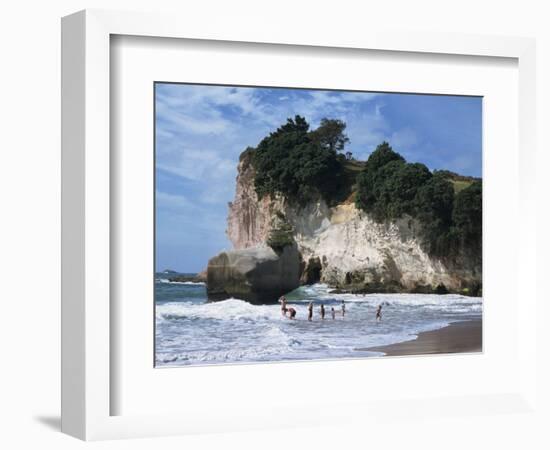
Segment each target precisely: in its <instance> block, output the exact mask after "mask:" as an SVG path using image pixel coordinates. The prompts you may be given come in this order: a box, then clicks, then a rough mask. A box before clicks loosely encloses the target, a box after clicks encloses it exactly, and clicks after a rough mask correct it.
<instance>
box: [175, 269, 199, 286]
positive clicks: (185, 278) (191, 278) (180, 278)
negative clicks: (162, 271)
mask: <svg viewBox="0 0 550 450" xmlns="http://www.w3.org/2000/svg"><path fill="white" fill-rule="evenodd" d="M168 281H170V282H172V283H189V282H190V283H206V270H203V271H202V272H199V273H198V274H197V275H176V276H173V277H168Z"/></svg>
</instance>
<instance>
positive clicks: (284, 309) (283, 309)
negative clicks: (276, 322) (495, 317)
mask: <svg viewBox="0 0 550 450" xmlns="http://www.w3.org/2000/svg"><path fill="white" fill-rule="evenodd" d="M279 303H280V304H281V315H283V316H286V312H287V311H288V308H287V307H286V298H285V296H284V295H283V296H282V297H281V298H280V299H279Z"/></svg>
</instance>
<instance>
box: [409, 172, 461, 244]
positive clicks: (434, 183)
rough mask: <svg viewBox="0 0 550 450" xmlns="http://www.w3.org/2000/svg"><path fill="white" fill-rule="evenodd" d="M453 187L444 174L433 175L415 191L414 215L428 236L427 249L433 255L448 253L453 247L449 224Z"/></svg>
mask: <svg viewBox="0 0 550 450" xmlns="http://www.w3.org/2000/svg"><path fill="white" fill-rule="evenodd" d="M453 205H454V189H453V184H452V183H451V182H450V181H449V180H448V179H447V178H445V177H444V176H442V175H440V174H439V173H435V174H434V176H433V177H432V178H431V179H430V180H429V181H428V182H427V183H426V184H424V185H423V186H421V187H420V189H419V190H418V192H417V195H416V198H415V207H416V216H417V217H418V219H419V220H420V222H421V223H422V224H423V226H424V233H425V235H426V236H430V239H428V242H429V246H430V248H429V251H430V253H432V254H435V255H445V254H449V253H450V252H451V250H452V247H453V238H452V233H451V226H452V224H453Z"/></svg>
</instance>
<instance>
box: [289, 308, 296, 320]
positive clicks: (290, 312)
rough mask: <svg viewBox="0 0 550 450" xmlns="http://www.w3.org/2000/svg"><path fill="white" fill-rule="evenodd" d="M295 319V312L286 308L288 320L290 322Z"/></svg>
mask: <svg viewBox="0 0 550 450" xmlns="http://www.w3.org/2000/svg"><path fill="white" fill-rule="evenodd" d="M295 317H296V310H295V309H294V308H292V307H290V308H288V318H289V319H290V320H292V319H294V318H295Z"/></svg>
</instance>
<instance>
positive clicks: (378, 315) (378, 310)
mask: <svg viewBox="0 0 550 450" xmlns="http://www.w3.org/2000/svg"><path fill="white" fill-rule="evenodd" d="M381 320H382V305H378V308H376V321H377V322H380V321H381Z"/></svg>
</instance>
